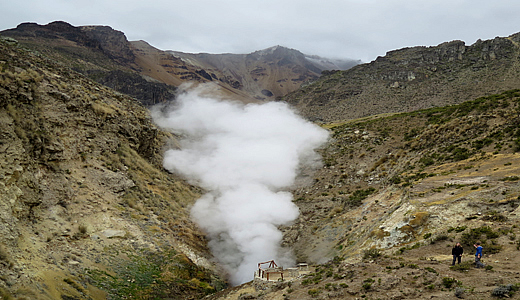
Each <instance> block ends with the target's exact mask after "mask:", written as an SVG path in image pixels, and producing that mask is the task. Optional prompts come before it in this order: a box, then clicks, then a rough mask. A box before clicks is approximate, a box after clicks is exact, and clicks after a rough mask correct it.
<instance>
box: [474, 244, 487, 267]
mask: <svg viewBox="0 0 520 300" xmlns="http://www.w3.org/2000/svg"><path fill="white" fill-rule="evenodd" d="M473 246H474V247H475V248H476V249H477V252H475V267H477V268H483V267H485V266H484V264H483V263H482V262H481V261H480V259H482V246H480V242H476V243H475V245H473Z"/></svg>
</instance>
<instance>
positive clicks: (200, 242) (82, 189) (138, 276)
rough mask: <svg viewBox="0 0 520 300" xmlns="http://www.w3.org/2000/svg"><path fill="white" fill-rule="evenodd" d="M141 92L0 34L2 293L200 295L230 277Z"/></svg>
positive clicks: (27, 295)
mask: <svg viewBox="0 0 520 300" xmlns="http://www.w3.org/2000/svg"><path fill="white" fill-rule="evenodd" d="M168 141H170V142H174V141H175V140H174V139H173V137H172V136H171V135H169V134H167V133H165V132H162V131H160V130H159V129H158V128H156V127H155V126H154V125H153V124H152V123H151V119H150V116H149V113H148V111H147V110H146V109H145V108H144V107H143V106H141V105H140V104H138V103H137V102H136V101H135V100H134V99H132V98H130V97H128V96H124V95H122V94H120V93H117V92H114V91H112V90H110V89H108V88H107V87H105V86H103V85H100V84H97V83H95V82H93V81H91V80H89V79H88V78H86V77H84V76H82V75H80V74H79V73H76V72H74V71H72V70H70V69H67V68H64V67H62V66H61V64H57V63H55V62H53V61H51V60H48V59H46V58H43V56H41V55H40V54H38V53H36V52H32V51H28V50H24V49H23V48H21V47H19V46H18V45H17V43H16V42H15V41H13V40H10V39H1V40H0V298H1V299H31V300H32V299H67V300H72V299H129V298H132V297H133V298H139V299H166V298H168V299H195V298H199V297H201V296H203V295H205V294H207V293H211V292H214V291H216V290H218V289H221V288H223V287H224V286H225V284H226V283H225V281H224V280H222V279H220V278H219V276H218V268H217V267H215V266H214V265H213V264H212V263H211V262H210V261H209V258H210V256H209V252H208V249H207V248H206V241H205V238H204V236H203V234H202V233H201V232H200V231H199V230H198V229H197V228H196V227H195V226H194V224H193V223H191V222H190V221H189V217H188V212H187V210H186V208H187V207H188V206H189V205H190V204H191V203H192V202H193V201H194V199H196V198H197V197H198V196H199V190H198V189H197V188H195V187H192V186H189V185H187V184H186V183H185V182H184V181H182V180H180V179H179V178H177V177H175V176H173V175H171V174H169V173H167V172H165V171H164V169H163V168H162V167H161V162H162V154H161V152H162V147H163V146H164V145H165V143H166V142H168Z"/></svg>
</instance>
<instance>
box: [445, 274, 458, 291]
mask: <svg viewBox="0 0 520 300" xmlns="http://www.w3.org/2000/svg"><path fill="white" fill-rule="evenodd" d="M442 285H443V286H444V287H445V288H447V289H451V288H452V287H453V286H454V285H460V282H459V281H458V280H457V279H455V278H452V277H443V278H442Z"/></svg>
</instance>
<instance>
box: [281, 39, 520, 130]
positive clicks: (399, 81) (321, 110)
mask: <svg viewBox="0 0 520 300" xmlns="http://www.w3.org/2000/svg"><path fill="white" fill-rule="evenodd" d="M517 40H518V34H515V35H512V36H510V37H505V38H503V37H497V38H495V39H493V40H487V41H481V40H479V41H477V42H475V43H474V44H473V45H470V46H466V45H465V43H464V42H462V41H451V42H446V43H442V44H440V45H438V46H434V47H412V48H403V49H399V50H394V51H390V52H388V53H387V54H386V55H385V56H384V57H378V58H377V59H376V60H374V61H372V62H370V63H366V64H361V65H358V66H355V67H353V68H352V69H349V70H346V71H341V72H333V73H331V74H327V75H326V76H323V77H321V78H320V79H319V80H318V81H316V82H314V83H312V84H310V85H307V86H305V87H304V88H302V89H300V90H298V91H296V92H294V93H292V94H289V95H288V96H287V97H286V98H285V100H286V101H288V102H289V103H291V104H292V105H294V106H296V107H297V108H298V109H299V110H300V111H301V112H302V113H303V114H304V115H306V116H307V117H309V118H310V119H313V120H322V121H338V120H345V119H352V118H360V117H366V116H370V115H376V114H381V113H396V112H407V111H413V110H417V109H423V108H430V107H436V106H445V105H451V104H457V103H461V102H464V101H467V100H472V99H475V98H477V97H480V96H486V95H490V94H494V93H499V92H502V91H506V90H509V89H514V88H517V87H518V86H519V84H520V81H519V78H520V76H518V75H519V72H520V71H519V70H520V69H519V68H518V65H519V64H520V62H519V59H518V57H519V53H520V48H519V46H518V42H517Z"/></svg>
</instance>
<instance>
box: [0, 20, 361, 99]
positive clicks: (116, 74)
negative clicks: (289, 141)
mask: <svg viewBox="0 0 520 300" xmlns="http://www.w3.org/2000/svg"><path fill="white" fill-rule="evenodd" d="M0 34H1V35H4V36H9V37H12V38H15V39H18V40H19V42H20V43H21V44H24V45H25V46H27V47H29V48H31V49H35V50H38V51H41V52H42V53H45V54H47V55H50V56H51V57H53V58H54V59H55V60H57V61H61V62H63V63H64V64H66V65H70V66H72V68H73V69H75V70H76V71H78V72H80V73H83V74H85V75H87V76H89V77H90V78H91V79H94V80H96V81H98V82H100V83H102V84H105V85H107V86H109V87H111V88H113V89H115V90H117V91H120V92H123V93H126V94H129V95H131V96H133V97H135V98H137V99H139V100H140V101H141V102H142V103H144V104H145V105H151V104H155V103H158V102H164V101H168V100H170V99H172V98H173V96H174V94H175V89H176V87H178V86H179V85H181V84H182V83H184V82H195V83H208V82H212V83H215V84H216V85H217V86H219V88H220V89H221V91H222V94H223V96H226V97H230V98H234V99H238V100H242V101H246V102H251V101H266V100H274V99H276V98H279V97H281V96H283V95H285V94H286V93H288V92H291V91H294V90H295V89H297V88H299V87H300V85H301V84H302V83H304V82H307V81H309V80H315V79H317V78H318V77H319V76H320V73H321V71H322V70H324V68H328V67H337V68H344V67H350V66H353V65H355V64H357V63H359V62H358V61H354V60H347V61H346V62H337V63H335V62H334V61H333V60H326V59H323V58H319V59H318V60H319V62H311V61H307V60H305V55H304V54H302V53H301V52H299V51H297V50H294V49H289V48H285V47H281V46H274V47H271V48H273V51H274V52H276V53H277V54H278V55H277V56H269V55H267V56H264V59H262V60H260V61H258V60H257V59H256V58H257V56H258V55H259V54H260V53H262V51H266V50H259V51H256V52H252V53H250V54H207V53H202V54H190V53H180V52H174V51H163V50H160V49H157V48H155V47H153V46H151V45H150V44H148V43H147V42H146V41H128V40H127V39H126V36H125V35H124V33H123V32H121V31H118V30H114V29H112V28H111V27H109V26H102V25H99V26H92V25H88V26H78V27H75V26H72V25H70V24H68V23H66V22H63V21H55V22H51V23H49V24H46V25H39V24H36V23H22V24H20V25H18V26H17V27H16V28H13V29H8V30H4V31H2V32H0ZM276 48H278V51H277V50H276ZM268 49H269V48H268ZM255 53H256V54H255ZM264 53H266V52H264ZM282 55H285V56H286V57H282ZM176 56H177V57H176ZM268 57H269V58H268ZM302 57H303V59H302ZM269 59H276V62H274V61H270V60H269ZM313 59H314V61H316V60H317V58H316V57H314V58H313ZM222 60H224V61H223V62H222ZM280 62H281V63H280ZM231 66H233V67H231ZM267 75H268V77H270V78H271V79H270V80H266V79H265V78H264V77H266V76H267ZM143 91H146V92H143Z"/></svg>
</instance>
